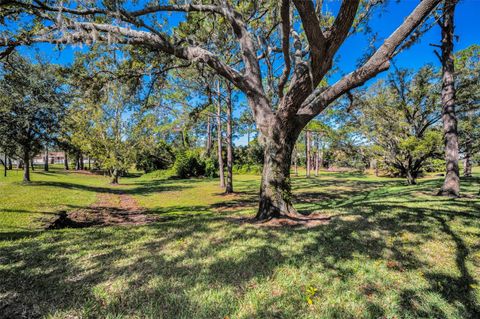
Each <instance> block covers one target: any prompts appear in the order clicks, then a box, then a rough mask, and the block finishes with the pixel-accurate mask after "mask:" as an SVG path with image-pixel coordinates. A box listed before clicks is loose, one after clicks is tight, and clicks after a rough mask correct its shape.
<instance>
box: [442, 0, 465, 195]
mask: <svg viewBox="0 0 480 319" xmlns="http://www.w3.org/2000/svg"><path fill="white" fill-rule="evenodd" d="M455 5H456V0H445V3H444V7H443V19H442V21H441V22H440V23H441V29H442V45H441V49H442V56H441V60H442V73H443V75H442V120H443V132H444V143H445V161H446V174H445V180H444V182H443V186H442V188H441V189H440V191H439V193H438V194H439V195H442V196H453V197H458V196H460V173H459V168H458V132H457V117H456V114H455V77H454V71H455V68H454V56H453V37H454V13H455Z"/></svg>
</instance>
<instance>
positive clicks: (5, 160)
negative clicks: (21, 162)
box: [3, 153, 8, 177]
mask: <svg viewBox="0 0 480 319" xmlns="http://www.w3.org/2000/svg"><path fill="white" fill-rule="evenodd" d="M7 165H8V164H7V153H5V154H4V156H3V166H4V170H3V176H5V177H7Z"/></svg>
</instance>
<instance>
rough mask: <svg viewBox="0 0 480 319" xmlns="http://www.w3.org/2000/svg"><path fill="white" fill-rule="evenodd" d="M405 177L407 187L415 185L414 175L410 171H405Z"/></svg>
mask: <svg viewBox="0 0 480 319" xmlns="http://www.w3.org/2000/svg"><path fill="white" fill-rule="evenodd" d="M405 175H406V177H407V183H408V185H416V184H417V178H416V174H415V173H413V172H412V171H410V170H408V169H407V171H406V174H405Z"/></svg>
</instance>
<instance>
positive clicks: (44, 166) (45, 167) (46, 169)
mask: <svg viewBox="0 0 480 319" xmlns="http://www.w3.org/2000/svg"><path fill="white" fill-rule="evenodd" d="M43 170H44V171H45V172H48V147H45V163H43Z"/></svg>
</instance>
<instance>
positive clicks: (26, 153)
mask: <svg viewBox="0 0 480 319" xmlns="http://www.w3.org/2000/svg"><path fill="white" fill-rule="evenodd" d="M23 162H24V165H23V181H24V182H30V165H29V163H30V150H29V149H28V148H26V149H24V151H23Z"/></svg>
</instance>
